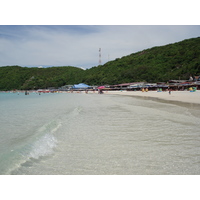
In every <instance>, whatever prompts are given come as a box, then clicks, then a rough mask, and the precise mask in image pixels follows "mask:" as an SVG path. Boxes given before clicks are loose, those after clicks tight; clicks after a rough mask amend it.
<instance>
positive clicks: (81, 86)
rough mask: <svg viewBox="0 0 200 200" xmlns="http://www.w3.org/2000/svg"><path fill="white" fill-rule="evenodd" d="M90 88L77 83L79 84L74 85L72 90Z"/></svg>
mask: <svg viewBox="0 0 200 200" xmlns="http://www.w3.org/2000/svg"><path fill="white" fill-rule="evenodd" d="M90 87H91V86H89V85H86V84H84V83H79V84H77V85H76V84H75V85H73V87H72V88H73V89H86V88H90Z"/></svg>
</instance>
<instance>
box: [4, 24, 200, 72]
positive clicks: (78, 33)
mask: <svg viewBox="0 0 200 200" xmlns="http://www.w3.org/2000/svg"><path fill="white" fill-rule="evenodd" d="M199 36H200V26H198V25H196V26H195V25H194V26H192V25H188V26H187V25H182V26H181V25H179V26H177V25H172V26H168V25H163V26H160V25H147V26H146V25H121V26H120V25H105V26H103V25H97V26H92V25H85V26H78V25H74V26H72V25H61V26H59V25H55V26H53V25H49V26H47V25H46V26H43V25H40V26H34V25H31V26H21V25H19V26H12V25H7V26H6V25H1V26H0V66H7V65H19V66H36V67H37V66H44V67H45V66H76V67H82V68H90V67H93V66H98V64H99V48H101V62H102V64H104V63H106V62H108V61H109V60H114V59H116V58H121V57H123V56H126V55H129V54H131V53H135V52H138V51H141V50H143V49H147V48H151V47H154V46H161V45H166V44H169V43H174V42H179V41H182V40H184V39H189V38H193V37H199Z"/></svg>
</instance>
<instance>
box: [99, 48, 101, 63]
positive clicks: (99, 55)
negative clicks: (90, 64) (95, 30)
mask: <svg viewBox="0 0 200 200" xmlns="http://www.w3.org/2000/svg"><path fill="white" fill-rule="evenodd" d="M99 65H101V48H99Z"/></svg>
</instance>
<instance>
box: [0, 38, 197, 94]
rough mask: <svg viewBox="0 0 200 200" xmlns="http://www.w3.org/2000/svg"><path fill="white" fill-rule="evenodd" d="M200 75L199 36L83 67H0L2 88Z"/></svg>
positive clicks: (160, 80)
mask: <svg viewBox="0 0 200 200" xmlns="http://www.w3.org/2000/svg"><path fill="white" fill-rule="evenodd" d="M190 75H200V37H198V38H192V39H187V40H184V41H181V42H177V43H174V44H168V45H165V46H161V47H153V48H150V49H145V50H143V51H140V52H137V53H133V54H130V55H128V56H124V57H122V58H117V59H115V60H113V61H109V62H107V63H105V64H104V65H100V66H94V67H92V68H90V69H87V70H83V69H80V68H77V67H72V66H63V67H49V68H36V67H35V68H28V67H20V66H4V67H0V90H12V89H39V88H41V89H42V88H48V87H55V88H58V87H61V86H63V85H73V84H77V83H86V84H88V85H105V84H108V85H113V84H119V83H127V82H137V81H147V82H165V81H168V80H170V79H188V78H189V76H190Z"/></svg>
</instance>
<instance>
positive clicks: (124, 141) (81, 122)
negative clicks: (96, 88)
mask: <svg viewBox="0 0 200 200" xmlns="http://www.w3.org/2000/svg"><path fill="white" fill-rule="evenodd" d="M199 111H200V106H199V105H195V104H184V103H176V102H173V103H172V102H167V101H158V100H153V99H149V98H136V97H130V96H120V95H106V94H97V93H96V94H85V93H72V94H71V93H56V94H41V95H38V94H36V93H30V95H24V93H19V94H18V93H0V112H1V115H0V174H13V175H14V174H19V175H22V174H27V175H28V174H36V175H40V174H42V175H44V174H55V175H57V174H59V175H65V174H66V175H75V174H79V175H82V174H84V175H90V174H92V175H93V174H99V175H103V174H108V175H109V174H128V175H132V174H133V175H134V174H140V175H143V174H144V175H148V174H200V114H199V113H200V112H199Z"/></svg>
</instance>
